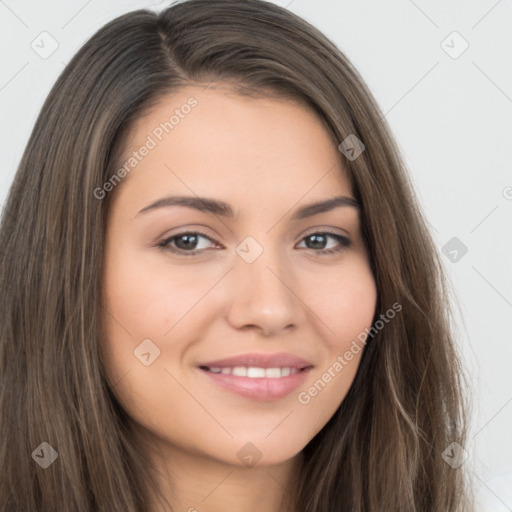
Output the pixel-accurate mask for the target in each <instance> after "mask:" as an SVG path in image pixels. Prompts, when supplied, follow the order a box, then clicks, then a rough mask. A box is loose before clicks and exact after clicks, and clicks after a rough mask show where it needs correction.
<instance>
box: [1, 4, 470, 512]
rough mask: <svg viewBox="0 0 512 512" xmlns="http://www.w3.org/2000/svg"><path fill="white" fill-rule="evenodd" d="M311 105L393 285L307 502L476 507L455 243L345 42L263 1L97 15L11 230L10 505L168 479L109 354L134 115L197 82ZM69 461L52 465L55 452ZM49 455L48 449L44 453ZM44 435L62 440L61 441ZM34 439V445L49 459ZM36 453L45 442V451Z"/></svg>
mask: <svg viewBox="0 0 512 512" xmlns="http://www.w3.org/2000/svg"><path fill="white" fill-rule="evenodd" d="M212 81H217V82H222V83H229V84H230V85H231V86H232V87H233V88H234V89H235V90H236V91H237V92H239V93H240V94H250V95H253V96H263V95H270V96H275V97H287V98H292V99H296V100H299V101H301V102H302V103H303V104H304V105H307V106H308V108H311V109H312V110H313V111H314V112H315V113H316V114H317V115H318V116H319V117H320V118H321V119H322V121H323V122H324V124H325V127H326V129H327V130H328V132H329V134H330V135H331V136H332V139H333V141H334V142H335V143H336V144H337V145H338V144H340V143H341V142H342V141H344V140H345V139H346V138H347V137H348V136H349V135H355V136H356V137H357V138H358V139H360V140H361V141H362V142H363V143H364V146H365V150H364V152H363V153H362V154H361V156H360V157H359V158H356V159H355V160H354V159H350V158H345V156H343V155H342V153H341V152H340V158H343V160H344V164H345V167H346V168H347V171H348V173H349V176H350V180H351V184H352V187H353V191H354V194H355V196H356V198H357V199H358V201H359V202H360V203H361V205H362V225H363V234H364V238H365V241H366V244H367V247H368V251H369V255H370V259H371V265H372V270H373V272H374V276H375V280H376V283H377V289H378V306H377V311H376V314H375V320H377V319H378V318H379V315H380V314H381V313H383V312H384V311H386V310H388V309H389V308H390V307H392V306H391V305H392V304H394V303H399V304H400V305H401V306H402V310H401V313H400V315H397V316H396V318H395V319H394V320H393V321H392V322H389V323H388V324H387V325H386V326H385V328H384V329H382V330H380V331H379V332H378V334H376V335H375V336H373V337H371V339H369V340H368V342H367V344H366V347H365V349H364V352H363V355H362V359H361V364H360V366H359V368H358V372H357V375H356V377H355V380H354V381H353V384H352V386H351V388H350V390H349V392H348V394H347V396H346V397H345V399H344V400H343V402H342V404H341V406H340V407H339V409H338V410H337V411H336V413H335V414H334V416H333V417H332V418H331V420H330V421H329V422H328V423H327V425H325V427H324V428H323V429H322V430H321V431H320V432H319V433H318V434H317V435H316V437H315V438H314V439H312V440H311V442H310V443H309V444H308V445H307V446H306V447H305V449H304V466H303V470H302V473H301V475H300V481H299V482H297V489H298V491H297V493H298V495H297V496H296V502H297V503H298V504H299V505H297V508H298V509H300V510H301V511H303V512H334V511H340V512H341V511H351V512H362V511H372V512H374V511H377V510H378V511H390V512H391V511H392V512H399V511H403V512H405V511H407V512H434V511H436V512H451V511H461V510H465V511H467V510H469V508H468V507H469V506H470V501H471V500H470V493H469V489H468V488H467V487H468V485H467V481H466V478H465V473H464V472H463V468H464V466H461V467H459V468H453V467H452V466H451V465H449V464H448V463H447V462H445V460H444V458H443V456H442V454H443V452H444V451H445V449H446V448H447V447H448V446H449V445H450V444H451V443H453V442H456V443H458V444H459V445H461V446H462V447H464V445H465V440H466V431H467V426H466V424H467V416H468V413H467V404H466V403H465V400H466V398H465V396H464V395H463V391H464V386H463V384H464V378H463V376H464V374H463V372H462V368H461V364H460V360H459V356H458V353H457V351H456V349H455V344H454V340H453V335H452V331H451V328H450V313H449V311H450V309H449V307H448V306H449V304H448V296H447V291H446V290H447V286H446V284H445V278H444V277H443V270H442V265H441V262H440V261H439V257H438V252H437V250H436V247H435V245H434V243H433V241H432V239H431V236H430V234H429V232H428V230H427V228H426V222H425V220H424V218H423V217H422V214H421V212H420V210H419V208H418V205H417V200H416V198H415V195H414V191H413V188H412V187H411V184H410V182H409V179H408V177H407V173H406V170H405V167H404V164H403V162H402V159H401V157H400V155H399V152H398V150H397V147H396V145H395V143H394V141H393V138H392V136H391V134H390V130H389V128H388V127H387V124H386V120H385V119H384V117H383V115H382V112H381V111H380V109H379V107H378V106H377V104H376V102H375V100H374V99H373V97H372V94H371V93H370V91H369V90H368V88H367V87H366V86H365V84H364V82H363V80H362V79H361V77H360V76H359V74H358V73H357V71H356V70H355V69H354V67H353V66H352V65H351V63H350V62H349V61H348V59H347V58H346V57H345V56H344V55H343V53H342V52H341V51H340V50H339V49H338V48H337V47H336V46H335V45H334V44H333V43H332V42H330V41H329V40H328V39H327V38H326V37H325V36H324V35H322V34H321V33H320V32H319V31H318V30H317V29H315V28H314V27H312V26H311V25H310V24H308V23H307V22H306V21H304V20H303V19H301V18H299V17H298V16H296V15H294V14H293V13H291V12H289V11H287V10H285V9H283V8H280V7H278V6H276V5H274V4H271V3H267V2H265V1H262V0H245V1H240V0H189V1H185V2H179V3H175V4H172V5H171V6H170V7H168V8H167V9H165V10H163V11H162V12H161V13H160V14H156V13H153V12H150V11H147V10H139V11H135V12H131V13H128V14H125V15H123V16H120V17H118V18H116V19H115V20H113V21H111V22H110V23H108V24H107V25H106V26H105V27H103V28H102V29H100V30H99V31H98V32H97V33H96V34H95V35H94V36H93V37H92V38H91V39H90V40H89V41H88V42H87V43H86V44H85V45H84V46H83V47H82V48H81V49H80V51H79V52H78V53H77V55H76V56H75V57H74V58H73V59H72V61H71V62H70V63H69V64H68V65H67V66H66V68H65V69H64V71H63V73H62V74H61V76H60V77H59V78H58V80H57V82H56V84H55V85H54V87H53V89H52V90H51V92H50V94H49V96H48V98H47V100H46V102H45V104H44V106H43V108H42V110H41V113H40V115H39V118H38V119H37V122H36V124H35V127H34V129H33V132H32V134H31V136H30V140H29V142H28V144H27V147H26V150H25V152H24V155H23V157H22V160H21V163H20V166H19V169H18V172H17V174H16V176H15V179H14V182H13V184H12V187H11V189H10V193H9V195H8V200H7V202H6V205H5V207H4V212H3V216H2V223H1V228H0V247H1V251H2V253H1V261H0V288H1V289H2V295H1V297H0V318H1V319H2V321H1V325H0V379H1V389H0V425H1V429H0V433H1V441H0V443H1V451H0V465H1V467H2V473H3V474H2V478H0V510H1V511H4V512H7V511H8V512H13V511H27V512H28V511H30V512H33V511H35V510H37V511H50V510H51V511H54V510H66V511H78V512H93V511H94V512H98V511H105V512H112V511H123V512H135V511H142V510H146V508H145V505H144V504H145V503H147V496H148V493H149V492H151V491H150V489H151V488H152V487H153V488H154V487H155V484H154V483H153V482H154V480H153V478H152V476H151V475H152V474H151V471H148V470H149V469H150V468H149V462H148V461H147V460H146V459H145V458H144V455H143V454H142V452H141V451H140V450H137V449H136V448H135V447H134V446H132V431H131V429H130V426H129V422H128V421H127V418H126V415H125V413H124V412H123V410H122V409H121V407H120V406H119V405H118V404H117V402H116V400H115V398H114V397H113V394H112V393H111V391H110V389H109V387H108V385H107V383H106V379H105V375H104V373H103V370H102V365H101V360H100V355H99V348H98V345H99V343H98V342H99V339H100V332H99V326H100V320H101V316H102V315H103V314H105V312H104V311H103V310H102V308H101V303H100V297H101V277H102V258H103V248H104V232H105V222H106V217H107V212H108V205H109V199H110V195H109V194H107V195H106V197H105V198H104V199H103V200H99V199H98V198H97V197H96V196H95V195H94V193H93V191H94V190H96V189H98V187H100V188H101V187H103V185H104V184H105V183H106V182H107V181H108V180H109V179H110V177H111V176H112V175H113V174H114V172H115V171H116V169H118V166H119V165H120V157H121V155H122V151H123V144H124V141H125V140H126V136H127V134H128V131H129V129H130V127H131V126H132V124H133V121H134V120H135V119H136V118H137V117H139V116H140V115H143V114H144V112H146V111H147V109H148V108H149V106H150V105H152V104H153V103H154V102H156V101H158V99H159V98H161V97H162V96H163V95H165V94H168V93H172V92H174V91H176V90H177V89H178V88H179V87H183V86H186V85H190V84H204V85H205V86H206V85H207V84H208V83H210V82H212ZM43 442H46V443H48V445H50V447H52V448H53V449H55V451H56V453H58V459H57V461H55V463H53V464H50V465H49V466H48V467H47V468H46V469H44V468H43V467H41V465H40V464H36V458H37V455H38V453H40V455H39V456H40V457H42V455H43V454H46V455H45V456H47V455H48V454H51V453H53V452H51V451H50V448H49V447H48V446H47V445H43V446H41V443H43ZM37 450H39V452H37ZM45 450H46V451H45ZM34 451H35V452H36V453H35V454H34ZM31 454H32V456H31Z"/></svg>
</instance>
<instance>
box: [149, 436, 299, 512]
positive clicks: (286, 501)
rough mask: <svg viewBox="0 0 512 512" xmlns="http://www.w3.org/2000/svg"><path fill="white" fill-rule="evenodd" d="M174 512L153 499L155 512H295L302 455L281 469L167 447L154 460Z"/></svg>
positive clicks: (160, 484) (160, 447)
mask: <svg viewBox="0 0 512 512" xmlns="http://www.w3.org/2000/svg"><path fill="white" fill-rule="evenodd" d="M151 458H152V460H153V462H154V465H155V467H156V468H157V470H158V475H159V476H158V481H157V484H158V486H159V489H160V490H161V492H162V494H163V496H164V497H165V499H166V500H167V501H168V503H169V504H171V505H172V509H170V508H169V507H168V506H165V505H164V504H162V503H160V501H159V500H158V498H157V497H153V499H152V501H151V505H150V508H149V510H150V512H171V511H172V510H175V511H177V510H180V511H181V510H183V511H186V512H224V511H226V510H243V511H244V512H260V511H261V510H265V511H266V512H284V511H286V512H295V511H296V508H294V502H295V498H296V493H295V488H296V483H297V481H298V477H299V473H300V469H301V467H302V461H303V459H302V453H299V454H297V455H296V456H295V457H293V458H292V459H289V460H286V461H283V462H281V463H279V464H275V465H268V466H260V465H256V466H254V467H245V466H243V465H232V464H229V463H225V462H223V461H219V460H217V459H212V458H209V457H208V456H206V455H203V454H197V453H196V454H194V453H190V452H187V451H185V450H183V449H180V448H179V447H176V446H174V445H173V446H169V445H168V444H167V445H166V446H165V447H164V448H162V446H159V449H158V454H157V451H156V450H155V453H154V454H153V455H152V456H151Z"/></svg>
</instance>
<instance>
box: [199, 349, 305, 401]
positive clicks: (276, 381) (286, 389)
mask: <svg viewBox="0 0 512 512" xmlns="http://www.w3.org/2000/svg"><path fill="white" fill-rule="evenodd" d="M197 367H198V369H199V370H200V371H201V374H203V375H205V376H206V377H207V378H208V379H209V380H210V381H213V382H214V383H216V384H217V385H219V386H220V387H222V388H224V389H227V390H229V391H231V392H233V393H237V394H239V395H242V396H244V397H246V398H252V399H255V400H277V399H279V398H283V397H285V396H286V395H288V394H290V393H291V392H292V391H293V390H294V389H296V388H297V387H298V386H299V385H300V384H302V383H303V382H304V380H305V378H306V375H307V374H308V372H309V370H311V369H312V368H313V365H312V364H311V363H310V362H308V361H306V360H305V359H302V358H300V357H297V356H294V355H292V354H286V353H279V354H255V353H253V354H243V355H240V356H233V357H229V358H225V359H217V360H215V361H207V362H204V363H200V364H199V365H198V366H197Z"/></svg>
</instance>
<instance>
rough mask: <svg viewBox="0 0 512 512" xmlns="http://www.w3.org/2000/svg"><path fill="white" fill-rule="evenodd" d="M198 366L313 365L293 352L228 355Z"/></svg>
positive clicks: (301, 367)
mask: <svg viewBox="0 0 512 512" xmlns="http://www.w3.org/2000/svg"><path fill="white" fill-rule="evenodd" d="M198 366H207V367H208V368H212V367H214V368H233V367H235V366H251V367H256V368H286V367H289V368H297V369H299V370H302V369H304V368H307V367H309V366H313V365H312V364H311V363H310V362H309V361H306V360H305V359H302V358H301V357H297V356H295V355H293V354H287V353H284V352H282V353H278V354H257V353H250V354H241V355H238V356H232V357H226V358H224V359H217V360H215V361H206V362H204V363H200V364H199V365H198Z"/></svg>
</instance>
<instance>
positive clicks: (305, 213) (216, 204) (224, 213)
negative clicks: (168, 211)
mask: <svg viewBox="0 0 512 512" xmlns="http://www.w3.org/2000/svg"><path fill="white" fill-rule="evenodd" d="M168 206H184V207H187V208H193V209H194V210H198V211H200V212H206V213H212V214H214V215H219V216H221V217H229V218H235V217H236V216H237V215H236V214H235V211H234V210H233V208H232V207H231V205H229V204H228V203H226V202H224V201H219V200H217V199H209V198H207V197H197V196H196V197H193V196H170V197H164V198H162V199H159V200H158V201H155V202H154V203H151V204H150V205H148V206H146V207H144V208H142V210H140V211H139V212H138V213H137V215H136V216H138V215H140V214H141V213H147V212H150V211H154V210H156V209H158V208H165V207H168ZM341 206H350V207H353V208H357V209H360V208H361V205H360V204H359V202H358V201H356V200H355V199H353V198H352V197H347V196H336V197H332V198H330V199H326V200H324V201H318V202H316V203H311V204H308V205H306V206H303V207H301V208H299V209H298V210H297V211H296V212H295V213H294V214H293V216H292V220H299V219H305V218H306V217H312V216H313V215H317V214H319V213H324V212H328V211H330V210H333V209H334V208H339V207H341Z"/></svg>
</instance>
